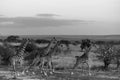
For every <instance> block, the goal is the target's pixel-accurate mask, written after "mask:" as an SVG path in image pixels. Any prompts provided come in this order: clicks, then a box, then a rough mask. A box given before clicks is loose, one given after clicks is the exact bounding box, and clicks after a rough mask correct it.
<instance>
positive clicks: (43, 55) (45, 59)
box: [24, 37, 58, 75]
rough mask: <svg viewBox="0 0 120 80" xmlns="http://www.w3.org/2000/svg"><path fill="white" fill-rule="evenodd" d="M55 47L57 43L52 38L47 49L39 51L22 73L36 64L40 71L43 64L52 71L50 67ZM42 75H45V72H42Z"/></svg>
mask: <svg viewBox="0 0 120 80" xmlns="http://www.w3.org/2000/svg"><path fill="white" fill-rule="evenodd" d="M57 46H58V41H57V40H56V39H55V37H54V38H53V39H52V40H51V41H50V43H49V44H48V46H47V47H45V48H43V49H40V50H39V52H38V53H37V54H36V57H35V58H34V60H33V62H32V64H30V66H28V67H27V68H26V69H25V70H24V71H26V70H28V69H30V68H31V67H32V66H34V65H36V64H38V63H39V67H40V68H41V69H44V65H45V63H47V64H48V65H47V66H48V67H49V68H50V69H53V66H52V54H53V53H54V51H55V50H56V48H57ZM53 71H54V70H53ZM44 74H45V75H47V74H46V73H45V72H44Z"/></svg>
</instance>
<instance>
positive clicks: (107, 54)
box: [95, 43, 114, 70]
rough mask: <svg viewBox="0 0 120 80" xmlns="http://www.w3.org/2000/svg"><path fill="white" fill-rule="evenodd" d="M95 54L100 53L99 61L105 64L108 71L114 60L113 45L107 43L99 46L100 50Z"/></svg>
mask: <svg viewBox="0 0 120 80" xmlns="http://www.w3.org/2000/svg"><path fill="white" fill-rule="evenodd" d="M95 52H96V53H98V55H97V57H98V59H99V60H102V61H103V62H104V70H107V69H108V66H109V64H110V63H111V61H112V60H113V59H114V50H113V45H111V44H107V43H106V44H103V45H99V48H98V49H97V51H95Z"/></svg>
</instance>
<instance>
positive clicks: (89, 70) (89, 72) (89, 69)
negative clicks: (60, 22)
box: [87, 62, 92, 76]
mask: <svg viewBox="0 0 120 80" xmlns="http://www.w3.org/2000/svg"><path fill="white" fill-rule="evenodd" d="M87 65H88V75H89V76H91V75H92V74H91V66H90V65H89V63H88V62H87Z"/></svg>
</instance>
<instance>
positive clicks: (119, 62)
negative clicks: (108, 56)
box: [117, 60, 120, 69]
mask: <svg viewBox="0 0 120 80" xmlns="http://www.w3.org/2000/svg"><path fill="white" fill-rule="evenodd" d="M119 66H120V61H119V60H117V69H118V68H119Z"/></svg>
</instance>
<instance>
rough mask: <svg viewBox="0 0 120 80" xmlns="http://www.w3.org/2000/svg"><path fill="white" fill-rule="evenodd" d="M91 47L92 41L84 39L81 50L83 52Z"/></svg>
mask: <svg viewBox="0 0 120 80" xmlns="http://www.w3.org/2000/svg"><path fill="white" fill-rule="evenodd" d="M90 46H91V41H90V40H89V39H84V40H82V42H81V46H80V48H81V49H82V50H83V49H87V48H90Z"/></svg>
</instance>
